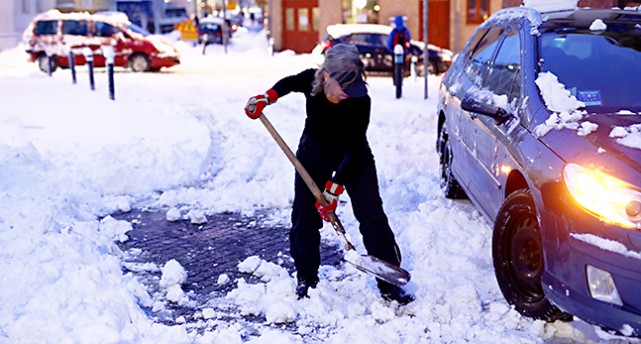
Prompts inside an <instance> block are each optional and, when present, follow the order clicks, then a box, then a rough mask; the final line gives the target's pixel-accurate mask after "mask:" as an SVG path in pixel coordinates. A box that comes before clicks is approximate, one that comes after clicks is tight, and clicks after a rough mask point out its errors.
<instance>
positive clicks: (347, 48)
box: [312, 43, 365, 96]
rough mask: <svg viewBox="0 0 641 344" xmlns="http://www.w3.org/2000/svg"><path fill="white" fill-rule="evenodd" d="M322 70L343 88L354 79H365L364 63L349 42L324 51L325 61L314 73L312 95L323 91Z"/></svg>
mask: <svg viewBox="0 0 641 344" xmlns="http://www.w3.org/2000/svg"><path fill="white" fill-rule="evenodd" d="M323 72H327V73H328V74H329V76H330V77H331V78H332V79H334V80H336V81H337V82H338V84H339V85H340V86H341V87H342V88H343V89H346V88H347V87H348V86H349V85H351V84H352V83H354V81H356V80H359V79H361V80H364V79H365V65H363V61H362V60H361V57H360V55H359V54H358V49H356V46H354V45H351V44H345V43H339V44H337V45H335V46H333V47H331V48H329V49H328V50H327V51H326V52H325V62H323V65H322V66H320V68H318V70H317V71H316V74H315V75H314V82H313V83H312V96H315V95H317V94H318V93H320V92H321V91H323V87H324V85H325V79H324V78H323Z"/></svg>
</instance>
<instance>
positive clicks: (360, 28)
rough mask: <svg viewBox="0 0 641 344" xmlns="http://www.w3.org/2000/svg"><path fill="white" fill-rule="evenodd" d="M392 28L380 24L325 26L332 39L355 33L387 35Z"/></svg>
mask: <svg viewBox="0 0 641 344" xmlns="http://www.w3.org/2000/svg"><path fill="white" fill-rule="evenodd" d="M391 31H392V27H391V26H388V25H380V24H334V25H328V26H327V33H328V34H329V35H331V36H332V37H342V36H345V35H349V34H351V33H355V32H373V33H380V34H383V35H389V33H390V32H391Z"/></svg>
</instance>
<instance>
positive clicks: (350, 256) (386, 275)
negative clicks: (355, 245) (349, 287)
mask: <svg viewBox="0 0 641 344" xmlns="http://www.w3.org/2000/svg"><path fill="white" fill-rule="evenodd" d="M345 261H347V262H348V263H350V264H352V265H354V267H356V269H358V270H361V271H363V272H365V273H367V274H370V275H373V276H375V277H377V278H379V279H381V280H383V281H385V282H387V283H389V284H393V285H395V286H397V287H403V286H404V285H406V284H407V283H408V282H409V281H410V277H411V276H410V273H409V272H407V270H405V269H403V268H401V267H399V266H396V265H393V264H390V263H388V262H386V261H384V260H382V259H380V258H376V257H374V256H368V255H359V254H358V253H357V252H356V251H348V252H345Z"/></svg>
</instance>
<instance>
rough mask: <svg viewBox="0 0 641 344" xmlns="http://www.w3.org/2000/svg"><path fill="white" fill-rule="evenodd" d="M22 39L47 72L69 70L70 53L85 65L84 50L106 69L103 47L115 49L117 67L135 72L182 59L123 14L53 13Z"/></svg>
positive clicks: (31, 26)
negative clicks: (90, 53)
mask: <svg viewBox="0 0 641 344" xmlns="http://www.w3.org/2000/svg"><path fill="white" fill-rule="evenodd" d="M22 38H23V41H24V43H25V45H26V47H27V53H28V54H29V57H30V59H31V61H34V62H36V63H37V64H38V66H39V67H40V69H41V70H42V71H44V72H47V71H48V68H51V69H52V71H54V70H55V69H56V68H57V67H61V68H68V67H69V57H68V56H69V52H70V51H71V52H73V53H74V63H75V64H76V65H83V64H85V63H86V61H85V57H84V55H83V54H82V51H83V49H84V48H89V49H91V50H92V51H93V53H94V60H93V63H94V66H96V67H104V66H105V57H104V55H103V53H102V49H101V47H103V46H113V48H114V51H115V55H116V56H115V61H114V65H115V66H118V67H129V68H131V69H132V70H133V71H134V72H145V71H157V70H159V69H160V68H163V67H171V66H174V65H177V64H179V63H180V55H179V54H178V51H177V50H176V49H175V48H174V46H173V45H172V44H171V42H169V41H168V40H166V39H165V38H164V37H162V36H156V35H151V34H150V33H149V32H147V31H146V30H144V29H142V28H141V27H139V26H137V25H135V24H133V23H131V22H129V20H128V19H127V17H126V15H124V14H122V13H120V14H115V15H101V14H94V15H92V14H89V13H61V12H59V11H57V10H50V11H48V12H45V13H43V14H40V15H38V16H36V17H35V18H34V19H33V21H32V22H31V23H30V24H29V26H28V27H27V29H26V30H25V31H24V33H23V36H22ZM47 55H50V56H51V59H49V58H48V57H47ZM48 65H50V67H49V66H48Z"/></svg>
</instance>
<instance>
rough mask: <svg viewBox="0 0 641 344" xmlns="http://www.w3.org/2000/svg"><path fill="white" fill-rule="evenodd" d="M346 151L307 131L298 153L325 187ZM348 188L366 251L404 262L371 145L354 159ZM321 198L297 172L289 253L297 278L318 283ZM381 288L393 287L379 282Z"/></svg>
mask: <svg viewBox="0 0 641 344" xmlns="http://www.w3.org/2000/svg"><path fill="white" fill-rule="evenodd" d="M343 154H344V148H343V147H342V146H340V145H330V144H322V143H319V142H318V141H316V140H314V139H312V138H310V137H309V136H307V135H303V137H302V138H301V140H300V143H299V146H298V151H297V152H296V156H297V157H298V159H299V160H300V161H301V163H302V164H303V166H304V167H305V169H306V170H307V172H308V173H309V174H310V175H311V177H312V179H313V180H314V182H315V183H316V185H318V187H319V188H320V189H321V190H322V189H323V188H324V186H325V182H327V180H329V179H330V178H331V177H332V173H333V172H334V171H335V170H336V169H337V168H338V166H339V164H340V162H341V160H342V158H343ZM353 158H354V159H355V162H356V163H355V164H354V165H352V166H351V168H350V171H349V177H348V179H347V180H346V181H345V190H346V191H347V193H348V194H349V197H350V199H351V201H352V207H353V210H354V216H355V217H356V219H357V220H358V222H359V223H360V227H359V229H360V232H361V235H362V236H363V243H364V245H365V248H366V249H367V253H368V254H369V255H372V256H374V257H377V258H380V259H383V260H385V261H387V262H389V263H392V264H395V265H400V263H401V253H400V250H399V248H398V246H397V245H396V240H395V239H394V233H393V232H392V229H391V228H390V226H389V223H388V220H387V216H386V215H385V212H384V211H383V202H382V200H381V197H380V195H379V191H378V177H377V175H376V166H375V164H374V156H373V155H372V152H371V150H370V149H369V147H366V149H365V150H364V151H363V152H362V154H361V155H360V156H358V157H353ZM315 202H316V199H315V198H314V195H313V194H312V192H311V191H310V190H309V188H308V187H307V185H306V184H305V181H303V179H302V178H301V177H300V176H299V175H298V173H297V174H296V178H295V183H294V205H293V210H292V228H291V231H290V234H289V240H290V245H291V246H290V251H291V252H290V253H291V255H292V257H293V258H294V264H295V266H296V271H297V274H298V278H303V279H306V280H308V281H313V280H315V279H317V278H318V268H319V266H320V233H319V230H320V229H321V228H322V227H323V220H322V219H321V217H320V216H319V214H318V211H317V210H316V207H315ZM379 287H380V288H381V289H384V288H387V287H389V285H388V284H387V283H384V282H381V281H379Z"/></svg>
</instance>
